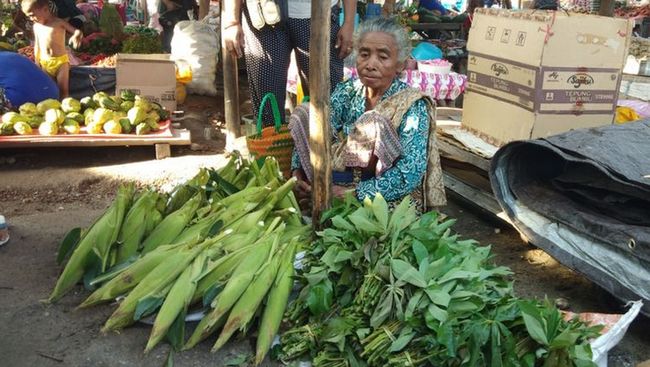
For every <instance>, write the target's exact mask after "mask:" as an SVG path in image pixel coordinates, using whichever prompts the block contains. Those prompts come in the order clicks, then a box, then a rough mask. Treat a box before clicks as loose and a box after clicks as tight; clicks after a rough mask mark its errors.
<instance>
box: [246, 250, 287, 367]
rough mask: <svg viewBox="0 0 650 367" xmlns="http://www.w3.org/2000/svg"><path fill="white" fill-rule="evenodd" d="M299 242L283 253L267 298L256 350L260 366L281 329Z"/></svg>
mask: <svg viewBox="0 0 650 367" xmlns="http://www.w3.org/2000/svg"><path fill="white" fill-rule="evenodd" d="M296 247H297V242H295V241H294V242H292V243H290V244H289V247H288V248H287V250H285V253H284V254H283V255H282V262H281V264H280V268H279V269H278V273H277V275H276V277H275V281H274V282H273V285H272V286H271V289H270V290H269V295H268V297H267V300H266V307H265V308H264V312H263V313H262V318H261V321H260V326H259V332H258V335H257V346H256V352H255V365H256V366H258V365H259V364H260V363H262V361H263V360H264V357H265V356H266V353H267V352H268V351H269V349H270V348H271V344H272V342H273V339H274V338H275V335H276V334H277V333H278V330H279V329H280V323H281V322H282V315H284V310H285V308H286V307H287V302H288V301H289V294H290V293H291V288H292V287H293V273H294V268H293V259H294V257H295V253H296Z"/></svg>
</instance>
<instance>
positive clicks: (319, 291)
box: [307, 279, 334, 315]
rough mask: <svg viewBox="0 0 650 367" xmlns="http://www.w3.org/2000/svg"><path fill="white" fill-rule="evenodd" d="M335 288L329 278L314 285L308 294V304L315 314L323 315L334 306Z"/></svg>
mask: <svg viewBox="0 0 650 367" xmlns="http://www.w3.org/2000/svg"><path fill="white" fill-rule="evenodd" d="M333 293H334V290H333V289H332V282H330V281H329V280H328V279H326V280H324V281H322V282H320V283H318V284H316V285H312V286H311V287H310V288H309V293H308V295H307V306H308V307H309V311H311V313H312V314H313V315H321V314H323V313H325V312H327V311H329V310H330V308H331V307H332V298H333Z"/></svg>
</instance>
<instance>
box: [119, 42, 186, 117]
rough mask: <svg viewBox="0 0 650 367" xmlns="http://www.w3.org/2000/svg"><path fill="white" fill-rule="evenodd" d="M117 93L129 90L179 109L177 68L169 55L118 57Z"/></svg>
mask: <svg viewBox="0 0 650 367" xmlns="http://www.w3.org/2000/svg"><path fill="white" fill-rule="evenodd" d="M115 74H116V75H115V78H116V85H115V93H116V94H117V95H119V94H120V92H121V91H123V90H125V89H128V90H131V91H133V92H134V93H135V94H137V95H140V96H142V97H145V98H147V99H148V100H150V101H154V102H158V103H160V104H161V105H162V106H163V107H164V108H166V109H167V110H168V111H170V112H171V111H174V110H176V67H175V64H174V61H172V60H170V59H169V55H166V54H152V55H140V54H118V55H117V60H116V70H115Z"/></svg>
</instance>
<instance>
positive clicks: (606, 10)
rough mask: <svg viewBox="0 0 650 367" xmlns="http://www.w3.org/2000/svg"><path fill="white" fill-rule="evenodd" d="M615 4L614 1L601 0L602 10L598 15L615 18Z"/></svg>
mask: <svg viewBox="0 0 650 367" xmlns="http://www.w3.org/2000/svg"><path fill="white" fill-rule="evenodd" d="M614 3H615V1H614V0H600V10H598V15H602V16H605V17H613V16H614Z"/></svg>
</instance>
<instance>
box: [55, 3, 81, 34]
mask: <svg viewBox="0 0 650 367" xmlns="http://www.w3.org/2000/svg"><path fill="white" fill-rule="evenodd" d="M50 10H51V11H52V14H56V16H57V18H61V19H63V20H65V21H67V22H68V23H70V25H72V26H73V27H75V28H77V29H79V30H82V29H83V25H84V22H85V21H86V17H84V15H83V14H82V13H81V10H79V9H78V8H77V4H76V3H75V2H74V0H50Z"/></svg>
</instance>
